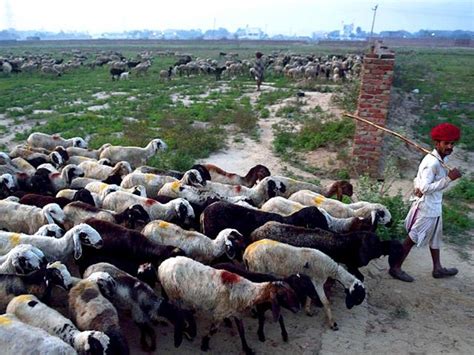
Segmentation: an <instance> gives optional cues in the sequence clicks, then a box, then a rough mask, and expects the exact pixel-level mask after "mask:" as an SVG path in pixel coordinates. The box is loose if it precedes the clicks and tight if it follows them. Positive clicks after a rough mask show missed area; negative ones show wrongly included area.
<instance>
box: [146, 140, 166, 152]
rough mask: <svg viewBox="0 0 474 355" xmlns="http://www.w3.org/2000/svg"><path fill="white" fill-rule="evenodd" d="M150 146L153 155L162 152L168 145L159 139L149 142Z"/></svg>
mask: <svg viewBox="0 0 474 355" xmlns="http://www.w3.org/2000/svg"><path fill="white" fill-rule="evenodd" d="M150 144H151V146H152V147H153V148H152V149H153V153H154V154H156V153H158V151H160V150H161V151H164V150H166V149H167V148H168V145H167V144H166V143H165V142H163V141H162V140H161V139H159V138H157V139H153V140H152V141H151V142H150Z"/></svg>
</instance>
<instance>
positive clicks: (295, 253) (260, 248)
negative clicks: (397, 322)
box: [243, 239, 365, 330]
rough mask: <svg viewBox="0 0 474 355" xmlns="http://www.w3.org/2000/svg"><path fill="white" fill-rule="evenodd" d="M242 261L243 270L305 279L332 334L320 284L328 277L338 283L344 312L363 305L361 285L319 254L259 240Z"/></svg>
mask: <svg viewBox="0 0 474 355" xmlns="http://www.w3.org/2000/svg"><path fill="white" fill-rule="evenodd" d="M243 259H244V263H245V265H246V267H247V268H248V269H249V270H251V271H255V272H264V273H271V274H274V275H277V276H281V277H286V276H288V275H291V274H295V273H304V274H306V275H308V276H309V277H310V278H311V280H312V281H313V284H314V287H315V288H316V292H317V293H318V296H319V299H320V300H321V303H322V304H323V307H324V310H325V312H326V316H327V321H328V324H329V327H330V328H331V329H333V330H337V329H338V327H337V323H336V322H335V321H334V319H333V316H332V312H331V308H330V306H329V301H328V299H327V297H326V294H325V293H324V283H325V282H326V280H327V279H328V277H331V278H333V279H334V280H337V281H339V282H340V283H341V284H342V285H343V286H344V289H345V293H346V307H347V308H348V309H351V308H352V307H353V306H355V305H359V304H361V303H362V301H364V298H365V287H364V285H363V283H362V282H361V281H360V280H358V279H357V278H356V277H354V276H353V275H352V274H351V273H349V272H347V271H346V269H344V268H343V267H342V266H340V265H339V264H337V263H336V262H335V261H334V260H332V259H331V258H330V257H329V256H327V255H326V254H324V253H323V252H321V251H319V250H316V249H311V248H298V247H294V246H292V245H288V244H285V243H279V242H276V241H274V240H270V239H262V240H259V241H257V242H254V243H252V244H250V245H249V246H248V247H247V249H245V253H244V258H243ZM308 308H309V303H307V308H306V311H307V312H308V311H309V309H308Z"/></svg>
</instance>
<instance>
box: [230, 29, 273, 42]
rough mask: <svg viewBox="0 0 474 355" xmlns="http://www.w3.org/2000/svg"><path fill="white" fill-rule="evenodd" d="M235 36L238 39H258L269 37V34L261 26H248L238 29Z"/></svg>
mask: <svg viewBox="0 0 474 355" xmlns="http://www.w3.org/2000/svg"><path fill="white" fill-rule="evenodd" d="M235 37H236V38H237V39H251V40H258V39H265V38H267V35H266V33H265V32H263V31H262V30H261V29H260V28H259V27H249V26H247V27H245V28H239V29H238V30H237V31H235Z"/></svg>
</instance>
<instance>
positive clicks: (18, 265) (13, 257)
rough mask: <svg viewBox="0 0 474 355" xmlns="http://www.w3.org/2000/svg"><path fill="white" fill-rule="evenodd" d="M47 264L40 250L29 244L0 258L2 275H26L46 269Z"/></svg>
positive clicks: (14, 249) (16, 248)
mask: <svg viewBox="0 0 474 355" xmlns="http://www.w3.org/2000/svg"><path fill="white" fill-rule="evenodd" d="M47 263H48V261H47V260H46V257H45V256H44V254H43V252H42V251H41V250H40V249H38V248H36V247H34V246H32V245H29V244H21V245H17V246H16V247H14V248H13V249H12V250H10V251H9V252H8V253H7V254H5V255H3V256H0V274H17V275H18V274H19V275H26V274H29V273H31V272H33V271H36V270H39V269H41V268H44V267H46V264H47Z"/></svg>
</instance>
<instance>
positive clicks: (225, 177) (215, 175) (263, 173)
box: [203, 164, 271, 187]
mask: <svg viewBox="0 0 474 355" xmlns="http://www.w3.org/2000/svg"><path fill="white" fill-rule="evenodd" d="M203 165H204V166H205V167H206V169H207V170H208V171H209V174H210V175H211V181H214V182H220V183H222V184H229V185H242V186H246V187H252V186H254V185H255V184H256V183H257V182H258V181H260V180H263V179H264V178H266V177H267V176H270V175H271V173H270V170H268V168H267V167H265V166H263V165H260V164H258V165H255V166H254V167H252V168H251V169H250V170H249V172H248V173H247V174H246V175H245V176H240V175H238V174H235V173H228V172H227V171H224V170H223V169H221V168H219V167H218V166H216V165H214V164H203Z"/></svg>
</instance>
